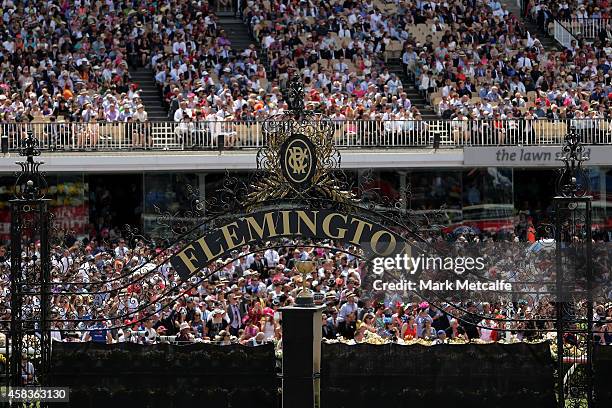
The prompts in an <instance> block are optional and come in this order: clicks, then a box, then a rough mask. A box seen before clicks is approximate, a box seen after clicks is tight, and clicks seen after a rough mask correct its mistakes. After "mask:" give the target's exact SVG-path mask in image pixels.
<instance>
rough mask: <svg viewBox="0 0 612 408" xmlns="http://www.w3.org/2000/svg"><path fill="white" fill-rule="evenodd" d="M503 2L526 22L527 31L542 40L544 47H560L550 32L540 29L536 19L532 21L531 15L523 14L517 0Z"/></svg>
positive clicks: (503, 0) (503, 4) (550, 48)
mask: <svg viewBox="0 0 612 408" xmlns="http://www.w3.org/2000/svg"><path fill="white" fill-rule="evenodd" d="M501 3H502V7H503V8H505V9H506V10H508V11H510V12H511V13H512V14H514V15H515V16H517V17H518V18H519V19H520V20H521V21H522V22H523V23H524V24H525V28H526V29H527V31H529V33H530V34H531V36H532V37H535V38H537V39H538V40H540V42H541V43H542V45H543V46H544V49H546V50H552V49H555V48H558V47H559V44H558V43H557V41H555V39H554V38H552V37H551V36H549V35H548V33H545V32H544V31H542V30H540V28H539V27H538V25H537V24H536V23H535V21H531V19H530V18H529V17H523V14H522V13H521V8H520V7H519V6H518V4H516V0H502V1H501ZM559 49H560V48H559Z"/></svg>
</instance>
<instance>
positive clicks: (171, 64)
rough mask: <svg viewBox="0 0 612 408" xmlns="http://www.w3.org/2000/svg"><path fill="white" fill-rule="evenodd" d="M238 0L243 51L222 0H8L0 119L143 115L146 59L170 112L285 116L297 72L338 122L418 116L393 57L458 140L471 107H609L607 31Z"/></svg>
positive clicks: (562, 7)
mask: <svg viewBox="0 0 612 408" xmlns="http://www.w3.org/2000/svg"><path fill="white" fill-rule="evenodd" d="M226 3H227V4H226ZM237 4H238V5H239V7H240V8H239V9H238V10H236V15H237V16H239V17H240V18H242V19H243V21H244V23H245V24H246V25H247V26H248V27H249V30H250V32H251V33H252V36H253V39H254V43H253V44H252V45H251V46H249V47H247V48H246V49H243V50H236V49H233V48H232V44H231V41H230V39H229V38H228V35H227V34H226V33H225V31H224V29H223V27H222V26H221V25H220V24H219V18H218V17H217V15H216V11H217V9H219V8H223V9H227V8H228V7H229V6H230V5H229V3H228V2H225V3H223V2H207V1H201V0H200V1H188V0H175V1H158V2H151V1H142V2H129V1H108V2H105V3H96V2H90V1H75V2H68V1H63V2H62V1H45V2H42V1H41V2H26V3H21V2H16V1H11V0H7V1H4V2H3V4H2V6H3V7H2V11H3V14H2V27H0V37H1V41H0V61H1V62H2V70H1V72H0V115H1V116H2V119H3V121H5V122H28V121H32V122H37V121H52V122H64V121H66V122H86V123H94V124H96V123H102V122H105V123H109V122H110V123H114V122H146V121H147V120H148V117H147V112H146V109H145V106H144V105H143V103H142V99H141V95H140V90H139V85H138V83H134V82H133V81H132V80H131V79H130V73H129V69H130V68H133V69H137V68H141V67H146V68H150V69H151V70H152V71H153V75H154V79H155V82H156V84H157V86H158V87H159V92H160V101H163V103H164V104H165V105H166V106H167V108H168V111H169V112H168V115H169V116H168V118H169V120H171V121H175V122H180V123H184V122H193V121H219V120H221V121H226V120H257V119H261V118H264V117H267V116H269V115H273V114H275V113H278V112H282V111H283V110H284V109H286V108H287V105H286V103H285V102H284V100H283V95H282V89H283V88H284V86H285V85H286V83H287V81H288V79H289V78H290V77H292V76H294V75H298V76H299V77H301V78H302V79H303V81H304V86H305V90H306V106H307V108H308V109H310V110H314V111H317V112H320V113H324V114H326V115H328V116H330V117H332V118H334V119H336V120H343V119H346V120H382V121H388V120H397V121H403V122H401V123H408V122H409V121H411V120H420V119H422V115H421V112H420V111H419V109H418V108H417V107H416V106H415V105H413V103H412V102H411V100H410V98H409V97H408V96H407V95H408V93H407V89H406V86H407V83H404V82H402V80H401V78H400V77H399V76H398V75H397V74H396V73H392V72H390V70H389V66H388V62H389V61H391V60H394V59H396V60H398V61H401V63H402V66H403V68H404V70H405V72H406V74H407V75H408V76H409V78H411V79H412V80H414V86H415V87H416V89H418V90H419V91H420V92H421V93H422V94H423V95H424V96H425V97H426V98H427V100H428V103H430V104H431V105H432V106H433V107H434V109H435V110H436V112H437V114H438V115H439V116H440V117H441V118H444V119H453V120H454V121H455V122H456V128H457V129H459V132H458V134H457V135H455V139H469V137H470V134H469V132H465V135H464V134H463V132H461V130H463V128H464V127H465V126H466V125H465V122H467V121H469V120H472V119H491V120H493V122H492V123H493V124H492V125H491V126H493V127H496V128H497V127H499V128H500V129H502V128H503V130H504V132H507V131H512V130H513V129H515V128H516V129H517V128H518V125H517V124H516V122H515V121H514V119H519V118H523V119H531V120H535V119H545V120H548V121H553V122H554V121H559V120H563V119H601V118H610V114H611V113H612V106H611V105H610V100H612V87H611V84H610V75H609V74H608V71H609V70H610V64H611V63H610V53H611V52H612V48H611V46H610V44H611V43H610V41H611V40H612V38H611V37H610V33H609V30H605V32H603V33H602V35H600V36H599V37H598V38H597V39H595V41H593V42H592V43H589V42H587V41H582V40H579V41H575V42H574V43H573V44H572V46H571V47H568V48H566V49H562V50H561V49H545V48H544V47H543V45H542V43H541V41H540V40H539V39H538V36H541V35H544V34H541V33H533V32H529V31H528V30H527V29H526V26H525V24H524V23H523V21H522V20H521V19H520V16H519V15H515V14H513V13H510V12H509V11H508V10H507V9H505V8H504V6H503V5H502V4H501V3H500V2H499V0H491V1H481V0H473V1H452V2H444V3H441V2H437V1H432V2H424V1H415V2H413V1H388V2H382V1H379V0H361V1H356V0H346V1H339V0H338V1H334V0H325V1H321V2H315V1H304V0H302V1H287V0H283V1H268V0H266V1H261V2H257V1H246V2H238V3H237ZM235 6H236V5H235ZM526 10H527V11H526V13H525V14H526V16H527V17H532V18H533V19H534V20H535V21H538V22H539V24H540V25H541V27H542V28H543V29H547V28H548V25H549V23H550V21H551V19H552V18H560V17H563V16H568V15H569V16H582V17H589V18H597V17H598V16H599V17H601V18H605V17H606V16H607V15H608V12H609V5H608V2H607V1H605V0H604V1H590V2H571V1H559V2H552V3H551V2H547V1H538V2H527V3H526ZM579 123H585V124H584V125H578V127H580V126H584V127H589V126H591V125H590V124H588V121H584V122H579ZM400 126H404V125H402V124H400ZM405 126H408V125H405ZM141 133H143V132H141ZM456 133H457V132H456ZM177 135H179V136H180V132H177ZM140 136H143V135H140ZM79 137H80V138H81V139H85V138H86V139H92V138H93V139H96V140H94V142H95V143H93V144H94V145H95V144H96V143H97V138H98V136H97V133H96V132H94V131H89V132H84V133H83V134H82V135H80V136H79ZM138 138H140V139H141V138H142V137H137V139H138ZM498 138H499V139H500V142H503V141H504V140H503V139H504V137H503V136H498ZM81 144H82V143H79V145H81ZM139 144H142V142H141V141H139Z"/></svg>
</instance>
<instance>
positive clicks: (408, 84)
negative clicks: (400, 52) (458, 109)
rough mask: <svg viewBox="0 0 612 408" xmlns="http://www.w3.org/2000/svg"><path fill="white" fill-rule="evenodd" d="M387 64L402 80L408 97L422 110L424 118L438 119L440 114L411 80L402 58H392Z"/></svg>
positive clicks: (391, 71) (390, 70)
mask: <svg viewBox="0 0 612 408" xmlns="http://www.w3.org/2000/svg"><path fill="white" fill-rule="evenodd" d="M385 65H386V67H387V68H389V72H390V73H392V74H395V75H397V77H398V78H399V79H400V80H401V81H402V85H403V86H404V92H406V95H407V96H408V99H410V102H411V103H412V105H413V106H416V107H417V108H418V110H419V112H421V117H422V118H423V120H432V119H438V116H437V115H436V113H435V112H434V110H433V109H432V107H431V105H430V104H429V102H428V101H427V100H425V98H424V97H423V96H421V94H420V93H419V90H418V89H417V88H416V86H415V84H414V81H413V80H411V79H410V78H409V77H408V75H406V73H405V72H404V69H403V67H402V64H401V62H400V60H397V59H392V60H391V59H390V60H389V61H387V63H386V64H385Z"/></svg>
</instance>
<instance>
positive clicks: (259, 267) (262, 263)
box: [250, 252, 268, 279]
mask: <svg viewBox="0 0 612 408" xmlns="http://www.w3.org/2000/svg"><path fill="white" fill-rule="evenodd" d="M250 269H252V270H254V271H255V272H258V273H259V275H261V277H262V278H264V279H266V278H268V262H267V261H266V259H265V258H262V256H261V254H260V253H259V252H258V253H256V254H255V259H254V260H253V263H252V264H251V268H250Z"/></svg>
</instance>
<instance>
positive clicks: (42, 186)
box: [14, 130, 48, 200]
mask: <svg viewBox="0 0 612 408" xmlns="http://www.w3.org/2000/svg"><path fill="white" fill-rule="evenodd" d="M23 145H24V147H23V148H21V149H20V150H19V155H20V156H22V157H26V160H25V161H18V162H17V164H18V165H19V166H21V171H20V172H18V173H17V174H16V181H15V192H14V195H15V198H17V199H20V200H39V199H42V198H44V197H45V194H46V191H47V187H48V185H47V180H46V179H45V177H44V173H42V172H41V171H40V165H41V164H43V163H44V162H42V161H35V160H34V157H36V156H40V149H39V142H38V139H37V138H36V137H34V134H33V133H32V131H31V130H28V132H27V137H26V138H25V139H24V140H23Z"/></svg>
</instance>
